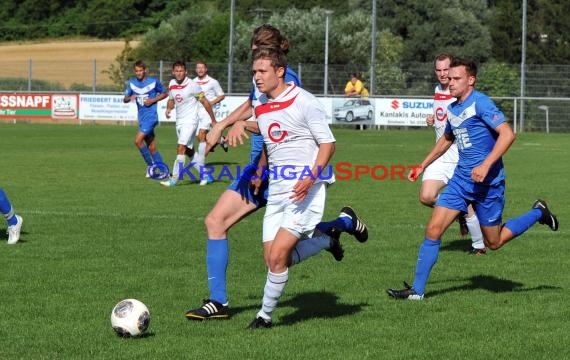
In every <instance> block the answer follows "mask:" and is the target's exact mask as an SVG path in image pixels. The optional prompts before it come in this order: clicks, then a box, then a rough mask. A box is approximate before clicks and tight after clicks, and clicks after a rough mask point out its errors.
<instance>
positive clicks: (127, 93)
mask: <svg viewBox="0 0 570 360" xmlns="http://www.w3.org/2000/svg"><path fill="white" fill-rule="evenodd" d="M132 95H133V89H131V81H130V80H128V81H127V87H126V88H125V96H132Z"/></svg>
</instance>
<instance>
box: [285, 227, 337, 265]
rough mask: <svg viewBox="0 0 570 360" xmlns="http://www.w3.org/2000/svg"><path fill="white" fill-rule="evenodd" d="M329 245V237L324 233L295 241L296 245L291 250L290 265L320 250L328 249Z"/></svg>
mask: <svg viewBox="0 0 570 360" xmlns="http://www.w3.org/2000/svg"><path fill="white" fill-rule="evenodd" d="M330 246H331V238H330V237H329V236H328V235H325V234H321V235H319V236H315V237H312V238H308V239H305V240H301V241H299V242H297V246H295V248H294V249H293V251H291V266H293V265H296V264H298V263H300V262H301V261H303V260H305V259H308V258H310V257H311V256H313V255H317V254H318V253H320V252H321V250H324V249H328V248H329V247H330Z"/></svg>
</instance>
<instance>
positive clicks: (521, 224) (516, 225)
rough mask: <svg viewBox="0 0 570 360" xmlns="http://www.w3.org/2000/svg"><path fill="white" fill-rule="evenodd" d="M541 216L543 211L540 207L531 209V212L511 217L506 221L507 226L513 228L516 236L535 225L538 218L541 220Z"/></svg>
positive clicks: (512, 230)
mask: <svg viewBox="0 0 570 360" xmlns="http://www.w3.org/2000/svg"><path fill="white" fill-rule="evenodd" d="M541 216H542V211H540V209H531V210H530V211H529V212H527V213H525V214H522V215H521V216H519V217H516V218H513V219H509V220H508V221H507V222H506V223H505V227H506V228H508V229H509V230H511V232H512V233H513V234H514V235H515V237H516V236H519V235H520V234H522V233H524V232H525V231H527V230H528V229H529V228H530V227H531V226H533V225H534V224H535V223H536V222H537V221H538V220H540V217H541Z"/></svg>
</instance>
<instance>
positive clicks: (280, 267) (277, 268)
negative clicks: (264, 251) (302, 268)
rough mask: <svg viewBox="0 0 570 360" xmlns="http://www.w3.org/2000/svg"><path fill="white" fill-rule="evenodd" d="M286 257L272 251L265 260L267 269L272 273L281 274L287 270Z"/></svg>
mask: <svg viewBox="0 0 570 360" xmlns="http://www.w3.org/2000/svg"><path fill="white" fill-rule="evenodd" d="M287 262H288V256H287V255H286V254H283V253H281V252H278V251H272V252H271V253H270V254H269V258H268V259H267V267H268V268H269V271H271V272H272V273H282V272H283V271H285V269H286V268H287Z"/></svg>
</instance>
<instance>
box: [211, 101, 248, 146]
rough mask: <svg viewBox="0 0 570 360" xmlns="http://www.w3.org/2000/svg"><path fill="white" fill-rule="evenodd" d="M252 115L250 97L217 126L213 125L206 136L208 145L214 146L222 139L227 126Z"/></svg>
mask: <svg viewBox="0 0 570 360" xmlns="http://www.w3.org/2000/svg"><path fill="white" fill-rule="evenodd" d="M251 115H252V114H251V100H250V99H249V98H248V99H247V101H245V102H244V103H243V104H241V105H240V106H239V107H238V108H237V109H235V110H234V111H232V112H231V114H229V115H228V116H227V117H226V118H225V119H223V120H222V121H219V122H218V123H217V124H216V125H215V126H213V127H212V129H211V130H210V132H208V135H207V136H206V141H207V142H208V147H209V148H212V147H214V146H215V145H216V144H217V143H218V142H219V141H220V138H221V137H222V133H223V131H224V130H225V129H226V128H227V127H230V126H231V125H233V124H234V123H235V122H236V121H239V120H247V119H249V118H250V117H251Z"/></svg>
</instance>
